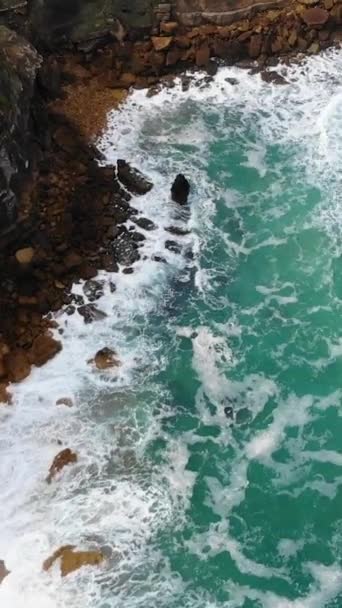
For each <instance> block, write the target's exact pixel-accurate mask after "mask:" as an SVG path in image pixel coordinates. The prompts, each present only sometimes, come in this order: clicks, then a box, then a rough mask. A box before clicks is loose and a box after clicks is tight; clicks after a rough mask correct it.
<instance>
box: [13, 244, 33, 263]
mask: <svg viewBox="0 0 342 608" xmlns="http://www.w3.org/2000/svg"><path fill="white" fill-rule="evenodd" d="M15 258H16V260H17V262H18V264H22V265H24V266H27V265H28V264H31V262H32V260H33V258H34V249H33V247H24V249H18V251H16V254H15Z"/></svg>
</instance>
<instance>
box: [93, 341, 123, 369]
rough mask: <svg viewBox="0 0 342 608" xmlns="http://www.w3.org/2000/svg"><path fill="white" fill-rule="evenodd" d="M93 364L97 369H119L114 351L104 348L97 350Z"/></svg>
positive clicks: (118, 362)
mask: <svg viewBox="0 0 342 608" xmlns="http://www.w3.org/2000/svg"><path fill="white" fill-rule="evenodd" d="M94 363H95V365H96V367H97V369H110V368H111V367H119V365H120V361H119V359H118V356H117V353H116V352H115V350H112V349H111V348H108V347H107V346H105V347H104V348H101V350H99V351H98V352H97V353H96V355H95V357H94Z"/></svg>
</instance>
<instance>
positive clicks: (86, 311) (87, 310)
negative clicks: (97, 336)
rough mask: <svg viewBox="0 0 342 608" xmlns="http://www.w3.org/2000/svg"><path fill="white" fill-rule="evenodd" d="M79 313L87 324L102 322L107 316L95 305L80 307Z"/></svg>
mask: <svg viewBox="0 0 342 608" xmlns="http://www.w3.org/2000/svg"><path fill="white" fill-rule="evenodd" d="M77 311H78V312H79V314H80V315H81V316H82V317H83V319H84V322H85V323H87V324H89V323H92V322H93V321H101V320H102V319H104V318H105V317H106V316H107V315H106V313H105V312H103V311H102V310H100V309H99V308H96V306H94V304H84V305H83V306H79V307H78V309H77Z"/></svg>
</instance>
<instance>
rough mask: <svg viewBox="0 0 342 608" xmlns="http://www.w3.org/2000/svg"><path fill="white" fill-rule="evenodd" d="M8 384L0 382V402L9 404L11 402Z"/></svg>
mask: <svg viewBox="0 0 342 608" xmlns="http://www.w3.org/2000/svg"><path fill="white" fill-rule="evenodd" d="M7 387H8V384H6V382H0V403H6V404H7V405H10V404H11V403H12V395H11V393H9V392H8V390H7Z"/></svg>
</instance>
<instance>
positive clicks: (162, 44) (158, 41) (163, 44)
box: [152, 36, 173, 52]
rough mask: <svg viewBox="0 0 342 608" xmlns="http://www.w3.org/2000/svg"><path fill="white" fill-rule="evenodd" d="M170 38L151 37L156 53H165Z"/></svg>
mask: <svg viewBox="0 0 342 608" xmlns="http://www.w3.org/2000/svg"><path fill="white" fill-rule="evenodd" d="M172 40H173V38H172V36H152V44H153V47H154V49H155V50H156V51H158V52H159V51H166V49H168V48H169V47H170V45H171V42H172Z"/></svg>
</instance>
